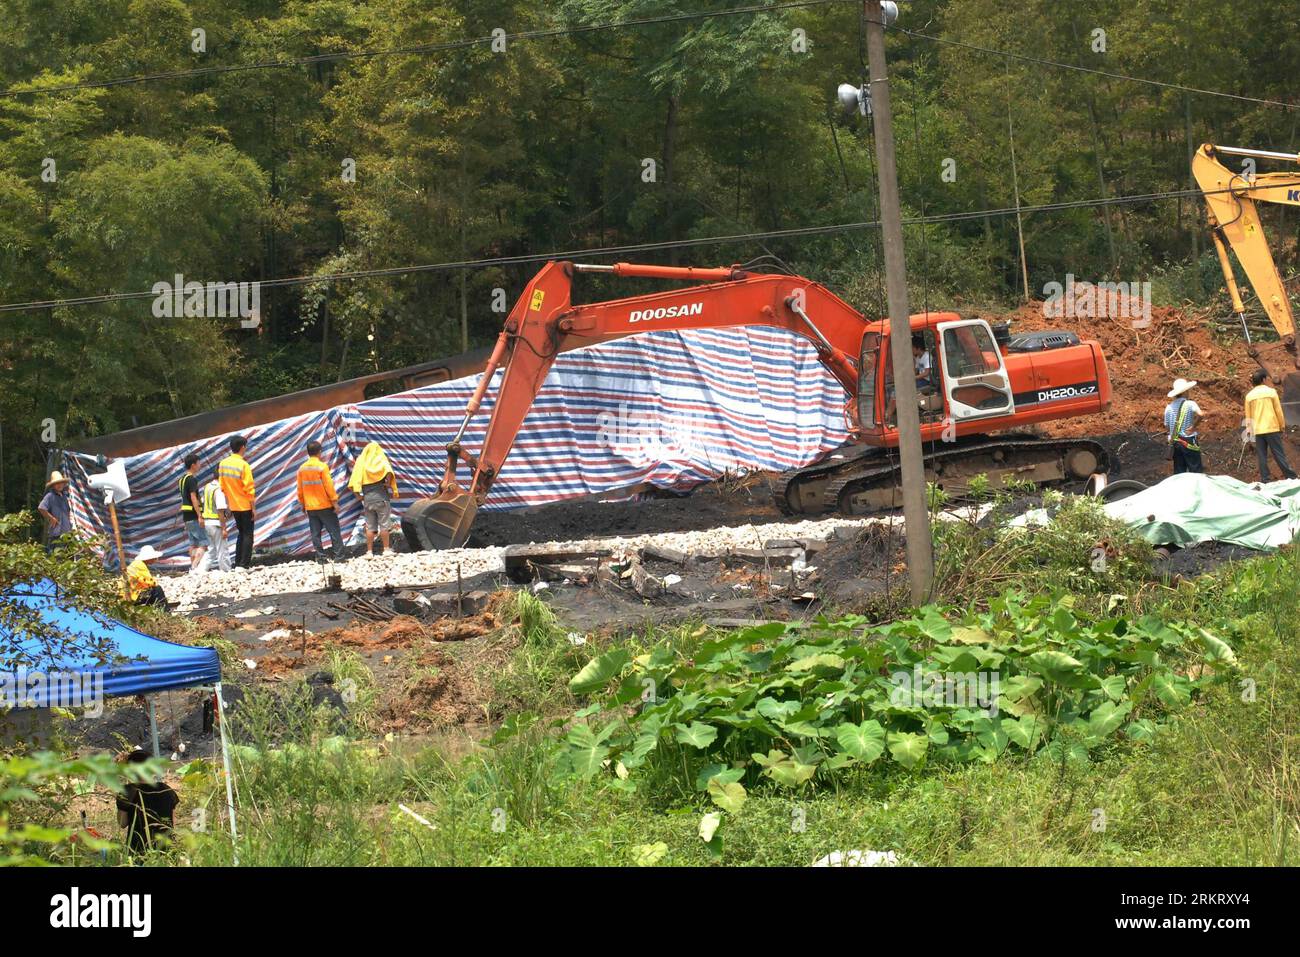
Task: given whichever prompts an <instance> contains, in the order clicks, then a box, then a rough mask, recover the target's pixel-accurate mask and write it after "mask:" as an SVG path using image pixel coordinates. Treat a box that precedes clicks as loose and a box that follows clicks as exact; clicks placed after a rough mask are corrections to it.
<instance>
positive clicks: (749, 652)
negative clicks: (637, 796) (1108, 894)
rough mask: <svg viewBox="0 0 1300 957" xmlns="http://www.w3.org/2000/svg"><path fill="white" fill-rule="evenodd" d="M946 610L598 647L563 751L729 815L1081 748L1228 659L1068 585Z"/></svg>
mask: <svg viewBox="0 0 1300 957" xmlns="http://www.w3.org/2000/svg"><path fill="white" fill-rule="evenodd" d="M946 612H947V613H946V614H945V610H943V609H939V608H936V607H934V606H928V607H926V608H924V609H922V610H921V611H920V612H918V613H916V614H915V615H913V616H912V617H910V618H907V619H903V620H900V621H896V622H892V623H890V624H887V625H879V626H870V625H868V623H867V621H866V620H865V619H863V618H861V617H849V618H843V619H840V620H837V621H829V620H827V619H825V618H822V619H819V620H818V621H817V622H815V623H813V624H812V625H809V626H799V625H787V624H785V623H782V622H771V623H768V624H764V625H760V626H757V627H753V628H748V629H745V630H741V631H736V632H733V633H729V634H724V635H721V636H713V637H710V638H708V639H706V640H703V641H702V642H701V643H699V644H697V645H696V646H694V647H692V648H688V649H682V648H677V649H669V648H665V647H662V646H661V647H658V648H656V649H654V650H652V651H650V652H649V653H648V654H643V655H640V656H638V657H635V658H633V657H632V656H631V654H630V653H629V652H628V651H627V650H626V649H621V648H620V649H615V650H613V651H610V652H608V653H606V654H604V655H601V656H599V657H598V658H595V659H593V660H592V661H591V662H589V663H588V664H587V666H586V667H584V668H583V669H582V670H581V671H580V672H579V673H578V674H577V675H575V676H574V678H573V680H572V681H571V682H570V689H571V690H572V691H573V693H574V694H575V695H592V696H595V698H596V700H595V701H594V702H593V703H591V704H590V705H589V706H588V707H586V708H584V709H583V710H581V711H579V712H577V713H576V714H575V715H574V716H573V718H572V719H571V720H570V721H569V722H566V726H567V730H566V732H565V734H564V737H563V740H562V752H561V760H560V764H561V767H562V769H564V770H567V771H568V772H571V773H573V774H576V775H578V776H581V777H584V778H593V777H596V776H597V775H607V776H608V778H609V780H610V781H611V783H612V784H613V785H614V786H615V787H618V788H621V789H625V790H633V789H636V788H637V787H638V782H641V783H642V784H648V785H649V787H648V788H647V789H648V790H650V791H658V790H659V789H661V788H662V789H664V793H666V794H667V795H669V796H671V797H676V798H680V797H682V796H685V795H689V794H690V793H692V792H700V793H707V794H708V795H709V796H710V798H712V799H713V802H714V803H715V804H717V805H718V806H719V807H721V808H723V809H724V810H732V811H733V813H734V811H736V810H738V809H739V805H740V803H742V802H743V800H744V794H745V787H746V786H749V787H753V786H755V785H758V784H760V783H770V784H771V785H773V786H776V787H781V788H803V787H813V786H819V785H823V784H834V783H836V782H837V781H839V780H840V779H841V778H843V777H844V776H845V775H852V774H859V773H870V769H873V768H875V767H880V766H882V765H893V766H897V767H898V768H899V769H901V770H902V771H904V772H914V771H917V770H919V769H921V768H922V767H924V766H925V765H926V764H928V763H933V762H967V761H985V762H991V761H995V760H997V759H999V758H1000V757H1002V756H1004V755H1006V754H1008V753H1009V752H1010V753H1018V754H1021V755H1022V756H1023V755H1032V754H1034V753H1036V752H1038V751H1039V750H1041V749H1043V748H1051V749H1052V750H1053V754H1054V755H1058V752H1059V755H1058V756H1064V757H1065V758H1072V759H1083V760H1086V759H1087V757H1088V753H1089V752H1090V751H1091V750H1093V749H1096V748H1101V747H1104V746H1107V745H1108V744H1111V743H1112V742H1114V741H1115V740H1116V739H1117V738H1121V737H1122V738H1126V739H1130V740H1138V741H1140V740H1145V739H1149V738H1150V737H1151V736H1152V735H1153V734H1155V733H1156V730H1157V729H1158V727H1159V726H1160V723H1161V722H1162V721H1163V720H1164V719H1165V717H1166V716H1167V715H1168V714H1170V713H1171V712H1173V711H1175V710H1177V709H1178V708H1180V707H1182V706H1183V705H1186V704H1187V703H1188V702H1189V701H1190V700H1191V699H1192V697H1193V696H1194V695H1195V694H1196V692H1197V690H1198V689H1199V688H1200V687H1201V686H1203V685H1204V684H1206V683H1208V682H1210V681H1214V680H1218V679H1219V678H1220V677H1222V676H1223V675H1224V674H1225V673H1226V672H1228V671H1230V670H1231V669H1232V668H1233V667H1234V664H1235V659H1234V656H1233V653H1232V650H1231V648H1230V647H1229V646H1228V645H1227V644H1226V643H1225V642H1224V641H1222V640H1221V639H1220V638H1218V637H1216V636H1215V635H1213V634H1211V633H1210V632H1208V631H1206V630H1204V629H1202V628H1197V627H1194V626H1190V625H1184V624H1177V623H1168V622H1165V621H1162V620H1160V619H1158V618H1155V617H1143V618H1138V619H1136V620H1129V619H1127V618H1123V617H1111V618H1106V619H1101V620H1085V619H1084V618H1082V617H1081V616H1078V615H1076V614H1075V612H1074V610H1073V608H1072V605H1071V600H1070V597H1069V596H1036V597H1032V598H1029V597H1025V596H1024V595H1022V594H1020V593H1015V592H1013V593H1009V594H1007V595H1004V596H1002V597H1001V598H998V599H995V600H994V601H992V602H990V604H989V607H988V610H987V611H984V612H982V613H975V612H967V613H965V614H959V613H954V612H953V611H952V610H951V609H948V610H946ZM1194 661H1199V662H1200V664H1201V667H1200V668H1199V669H1195V671H1196V672H1197V676H1196V677H1195V678H1193V677H1190V676H1189V674H1188V673H1187V666H1190V665H1191V664H1192V663H1193V662H1194ZM1066 742H1068V743H1066ZM1062 748H1064V749H1065V750H1064V751H1062V750H1061V749H1062Z"/></svg>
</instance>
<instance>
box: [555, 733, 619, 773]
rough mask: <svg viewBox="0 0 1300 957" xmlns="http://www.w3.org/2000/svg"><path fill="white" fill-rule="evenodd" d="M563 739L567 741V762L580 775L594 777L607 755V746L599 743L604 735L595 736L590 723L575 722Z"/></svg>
mask: <svg viewBox="0 0 1300 957" xmlns="http://www.w3.org/2000/svg"><path fill="white" fill-rule="evenodd" d="M565 740H566V741H567V742H568V743H569V751H568V754H567V757H568V760H569V764H570V766H571V767H572V768H573V770H574V772H575V773H577V774H578V775H579V776H580V777H583V778H592V777H594V776H595V775H596V773H597V772H598V771H600V769H601V767H603V765H604V763H605V759H606V758H608V757H609V748H607V747H605V746H604V744H602V743H601V742H602V741H603V740H604V737H597V735H596V733H595V732H594V731H592V730H591V726H590V725H586V724H575V725H574V726H573V727H572V728H570V729H569V733H568V734H567V735H566V736H565Z"/></svg>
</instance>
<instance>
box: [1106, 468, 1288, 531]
mask: <svg viewBox="0 0 1300 957" xmlns="http://www.w3.org/2000/svg"><path fill="white" fill-rule="evenodd" d="M1106 512H1107V513H1108V514H1109V515H1111V516H1113V517H1114V518H1118V519H1120V520H1122V521H1125V522H1127V523H1128V524H1130V525H1132V526H1133V527H1134V528H1135V529H1137V531H1138V532H1139V533H1140V534H1141V535H1142V537H1143V538H1145V539H1146V540H1147V541H1149V542H1151V544H1153V545H1180V546H1183V545H1194V544H1196V543H1197V542H1226V543H1228V544H1230V545H1241V546H1243V547H1245V548H1256V549H1272V548H1278V547H1279V546H1282V545H1287V544H1289V543H1290V542H1292V541H1293V540H1294V539H1295V538H1296V536H1297V535H1300V480H1293V479H1288V480H1284V481H1280V482H1269V483H1268V484H1266V485H1264V484H1260V483H1259V482H1254V483H1246V482H1242V481H1240V480H1238V479H1235V478H1232V477H1231V476H1228V475H1193V474H1190V473H1184V474H1182V475H1171V476H1170V477H1169V478H1167V479H1165V480H1164V481H1162V482H1159V483H1158V484H1156V485H1153V486H1151V487H1150V488H1148V489H1146V490H1144V491H1141V492H1138V493H1137V494H1136V495H1133V496H1131V497H1129V498H1125V499H1121V500H1120V501H1118V502H1111V503H1110V504H1109V505H1107V506H1106Z"/></svg>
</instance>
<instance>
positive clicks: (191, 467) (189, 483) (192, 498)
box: [180, 452, 208, 571]
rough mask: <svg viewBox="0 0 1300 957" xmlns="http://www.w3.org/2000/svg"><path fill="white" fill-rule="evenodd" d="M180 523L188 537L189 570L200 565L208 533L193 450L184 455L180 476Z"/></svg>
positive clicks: (206, 548) (197, 467) (206, 546)
mask: <svg viewBox="0 0 1300 957" xmlns="http://www.w3.org/2000/svg"><path fill="white" fill-rule="evenodd" d="M180 489H181V519H182V522H181V524H182V525H184V526H185V535H186V538H188V539H189V547H190V571H195V570H196V569H198V568H200V567H202V565H203V556H204V554H206V553H207V550H208V533H207V531H206V530H205V529H204V528H203V521H202V515H203V503H202V502H200V501H199V492H200V488H199V457H198V456H197V455H195V454H194V453H193V452H191V453H189V454H188V455H186V456H185V474H184V475H182V476H181V482H180Z"/></svg>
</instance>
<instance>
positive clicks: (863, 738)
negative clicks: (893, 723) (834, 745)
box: [835, 720, 885, 764]
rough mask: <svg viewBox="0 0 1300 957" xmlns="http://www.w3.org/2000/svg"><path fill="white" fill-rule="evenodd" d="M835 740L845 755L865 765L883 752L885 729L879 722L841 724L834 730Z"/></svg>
mask: <svg viewBox="0 0 1300 957" xmlns="http://www.w3.org/2000/svg"><path fill="white" fill-rule="evenodd" d="M835 740H836V742H838V744H839V746H840V747H841V748H843V749H844V750H845V751H846V752H847V753H849V754H851V755H853V757H855V758H857V759H858V760H859V761H863V762H865V763H867V764H870V763H871V762H872V761H874V760H876V758H878V757H880V755H881V754H883V753H884V751H885V729H884V728H882V727H881V726H880V722H879V721H874V720H867V721H863V722H862V723H861V724H853V723H851V722H846V723H844V724H841V725H839V726H838V727H837V728H836V729H835Z"/></svg>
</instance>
